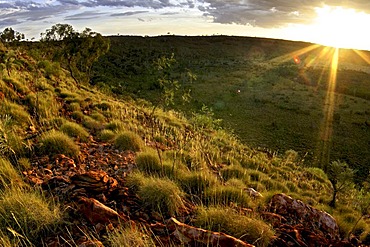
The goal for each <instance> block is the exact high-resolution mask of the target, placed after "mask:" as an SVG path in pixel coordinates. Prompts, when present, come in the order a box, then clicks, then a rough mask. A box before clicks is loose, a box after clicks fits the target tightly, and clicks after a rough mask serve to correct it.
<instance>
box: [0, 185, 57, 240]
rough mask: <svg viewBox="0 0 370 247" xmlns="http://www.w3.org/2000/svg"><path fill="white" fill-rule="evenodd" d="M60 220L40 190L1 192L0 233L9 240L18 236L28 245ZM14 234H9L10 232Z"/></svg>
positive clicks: (54, 206)
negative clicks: (5, 234) (5, 235)
mask: <svg viewBox="0 0 370 247" xmlns="http://www.w3.org/2000/svg"><path fill="white" fill-rule="evenodd" d="M60 221H61V212H60V209H59V207H58V206H57V205H55V204H52V203H50V202H48V201H47V200H46V199H45V198H44V197H43V196H42V195H41V194H40V192H38V191H25V190H21V189H8V190H5V191H3V192H1V193H0V231H2V232H3V233H4V232H7V233H8V234H7V235H8V237H9V238H12V237H14V236H15V237H17V236H18V237H19V236H21V238H20V239H19V240H22V241H24V243H25V246H30V244H31V243H34V244H36V240H37V239H38V238H39V237H40V236H42V235H44V236H45V234H47V232H50V231H52V230H53V229H54V227H55V226H56V225H57V224H58V223H59V222H60ZM9 231H11V232H12V234H10V232H9Z"/></svg>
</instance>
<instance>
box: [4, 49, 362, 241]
mask: <svg viewBox="0 0 370 247" xmlns="http://www.w3.org/2000/svg"><path fill="white" fill-rule="evenodd" d="M2 54H3V55H4V54H6V55H7V56H10V55H12V57H13V59H12V60H11V63H10V64H9V65H11V66H8V67H7V68H8V69H6V68H5V67H2V68H3V69H2V70H1V77H0V87H1V92H2V93H3V95H2V99H1V102H0V106H1V107H0V115H1V119H0V122H1V129H0V134H1V137H2V139H1V147H2V148H1V152H2V153H1V156H2V157H5V158H7V159H9V160H11V161H12V164H13V165H14V166H15V167H18V169H19V172H20V171H24V170H27V169H30V167H29V166H33V165H35V166H36V165H37V163H32V162H31V164H30V162H29V161H27V160H31V161H32V160H33V161H37V160H38V159H39V158H40V156H42V155H44V154H43V153H38V152H40V149H39V147H40V146H39V145H40V140H42V139H40V136H41V135H42V134H43V133H45V132H48V131H50V130H52V129H54V130H61V128H60V126H61V124H62V123H65V121H66V120H68V121H70V122H74V123H78V124H79V125H81V126H84V127H85V129H86V130H87V131H88V132H89V134H90V135H92V137H93V138H94V139H95V140H98V141H99V139H100V138H101V135H102V133H103V131H105V132H104V133H107V132H108V131H107V130H112V129H115V130H117V129H118V130H119V129H123V130H129V131H132V132H135V133H136V134H137V135H139V136H140V137H141V139H142V140H145V141H146V146H147V147H146V150H144V153H146V152H149V153H153V152H154V150H153V147H150V144H151V143H152V141H153V138H152V137H153V136H152V134H151V133H152V129H151V128H150V124H149V122H148V119H147V117H146V116H147V114H149V113H150V111H151V109H152V108H151V107H150V104H147V103H143V102H142V101H138V102H134V101H131V100H124V99H118V98H115V97H112V96H110V95H107V94H104V93H102V92H100V91H97V90H95V89H91V87H90V86H89V87H85V86H82V87H81V88H77V87H76V85H75V84H74V82H73V80H72V79H71V78H70V76H69V75H68V73H67V72H66V71H64V70H63V69H61V68H60V67H59V66H58V64H56V63H52V62H49V61H42V59H40V56H39V55H40V54H38V55H37V52H35V51H33V54H34V55H35V57H36V59H37V60H35V59H34V58H32V57H30V55H27V52H26V51H21V50H15V51H14V50H7V49H5V48H2ZM212 78H214V76H212ZM201 85H202V84H201V83H200V86H201ZM237 86H238V87H235V89H236V88H239V86H240V85H237ZM224 91H225V90H224ZM229 94H230V95H232V93H231V92H230V93H229ZM230 95H229V96H230ZM230 97H231V96H230ZM232 97H239V95H235V96H232ZM140 102H141V103H140ZM225 107H226V106H225ZM5 116H10V121H11V123H12V124H10V125H9V124H6V123H7V119H8V118H7V117H5ZM155 117H156V126H155V127H154V136H155V140H157V141H160V142H161V145H164V146H165V147H167V148H168V149H169V150H168V151H166V152H163V153H162V155H163V157H164V162H165V164H166V166H165V167H167V168H168V169H166V172H165V173H164V174H163V173H161V172H160V169H159V170H158V169H157V170H155V169H154V168H155V167H154V168H153V167H152V168H150V169H148V168H147V166H143V167H142V166H140V165H139V164H138V166H139V169H140V171H141V172H142V173H144V178H142V177H140V176H141V175H139V176H138V177H136V180H135V179H134V178H133V179H132V180H131V186H132V187H131V186H129V185H128V186H129V188H130V191H131V190H133V191H134V190H138V193H139V194H140V195H141V197H142V198H152V197H153V196H155V198H158V197H156V194H154V195H153V194H151V195H148V194H145V192H146V191H147V190H146V188H155V185H157V184H160V183H159V181H161V180H158V176H159V177H161V178H165V179H166V180H164V182H163V184H164V185H165V186H167V184H170V185H171V186H174V191H178V189H180V190H181V191H182V193H181V196H182V199H184V200H186V201H187V202H188V203H191V204H192V205H193V206H195V207H196V208H198V209H199V212H200V213H202V212H204V210H205V209H204V206H216V207H227V208H229V206H232V207H234V208H235V207H238V205H241V206H244V207H250V208H253V209H254V210H255V212H258V209H260V208H263V206H264V205H265V204H266V202H267V201H268V199H269V198H270V196H272V195H273V194H274V193H278V192H285V193H287V194H289V195H292V196H294V197H295V198H300V199H302V200H303V201H305V202H307V203H309V204H311V205H314V206H316V207H318V208H322V209H327V210H329V212H330V213H332V214H333V215H334V216H335V217H337V219H338V220H339V221H340V222H341V229H342V231H343V232H344V233H345V232H348V231H349V230H350V227H351V226H353V222H354V221H353V219H356V217H358V215H359V209H358V208H356V207H355V205H354V204H353V202H355V201H356V199H357V197H356V195H357V194H356V193H357V192H356V191H352V190H351V191H348V194H341V195H339V196H340V202H339V206H338V208H337V209H336V210H333V209H330V208H328V207H327V206H326V205H327V203H328V202H329V200H330V194H331V190H330V183H329V181H328V180H327V178H326V176H325V174H323V172H322V171H321V170H320V169H316V168H305V167H303V166H302V164H300V163H299V162H298V163H297V162H296V160H295V155H294V153H293V154H292V155H287V156H275V155H273V156H270V155H267V154H265V153H262V152H258V151H255V150H253V149H251V148H249V147H248V146H245V145H244V144H242V143H240V142H239V141H238V140H237V139H236V138H235V137H233V136H232V135H230V134H229V133H227V132H225V131H223V130H215V129H203V128H201V127H200V126H199V123H198V120H197V119H196V118H193V119H185V118H184V117H182V116H181V114H179V113H176V112H163V111H162V110H160V109H158V110H157V112H156V116H155ZM113 123H115V124H113ZM114 126H119V127H114ZM109 133H110V134H112V135H113V139H114V137H115V136H118V134H117V132H109ZM14 136H18V137H19V138H18V139H17V138H15V137H14ZM11 137H12V138H11ZM72 140H73V141H74V142H75V143H77V144H78V143H79V141H78V139H72ZM101 143H105V142H102V141H101ZM110 145H114V142H113V141H112V142H111V143H110ZM35 151H38V152H35ZM154 153H155V152H154ZM174 157H177V158H174ZM76 162H77V159H76ZM174 164H176V166H175V167H176V170H175V172H174V170H173V169H172V167H173V165H174ZM7 174H9V172H7V171H1V170H0V178H1V184H0V200H4V199H5V196H9V195H11V193H10V194H9V193H8V192H9V191H10V188H9V186H10V185H9V183H10V184H11V186H13V185H12V182H9V181H12V180H9V179H8V178H7V176H10V175H7ZM12 174H13V173H12ZM220 174H221V177H220ZM12 176H15V175H12ZM4 178H5V179H4ZM167 178H168V179H170V180H171V182H168V181H167ZM221 178H222V179H221ZM153 181H154V182H153ZM247 186H248V187H249V186H250V187H254V188H255V189H257V190H259V191H260V192H261V193H262V194H263V195H264V196H265V197H264V199H261V200H257V201H252V200H250V199H249V198H246V197H245V196H241V194H240V193H241V192H240V191H241V188H243V187H247ZM167 187H169V186H167ZM134 188H136V189H134ZM32 190H33V188H32V189H31V191H32ZM143 193H144V194H143ZM154 193H159V192H158V191H154ZM164 197H165V195H164ZM24 198H26V199H27V196H25V197H24ZM170 198H173V197H172V196H171V195H170ZM49 200H51V199H49ZM163 200H165V199H163ZM171 200H172V199H171ZM61 203H63V201H61ZM169 203H171V202H169ZM1 205H2V204H0V210H2V208H1ZM12 205H13V204H10V206H8V208H9V207H10V208H11V207H12ZM25 205H27V204H25ZM159 205H165V206H166V208H168V210H169V211H171V212H172V211H174V212H175V213H176V212H177V210H176V209H177V208H175V209H173V208H172V207H171V205H167V204H163V202H159ZM176 205H177V204H176ZM180 205H182V203H180ZM150 206H152V207H153V208H152V209H153V210H158V208H156V206H157V205H147V207H150ZM60 207H61V208H62V211H64V209H63V204H61V205H60ZM117 207H119V205H118V206H117ZM212 210H213V209H212ZM230 210H231V209H230ZM7 212H10V210H8V211H7ZM343 212H345V213H343ZM162 213H163V215H164V216H165V217H167V216H166V215H168V213H169V212H162ZM233 214H235V212H234V211H233ZM239 214H240V211H239ZM348 215H351V217H349V218H348V217H347V216H348ZM194 217H195V218H198V219H199V220H200V215H198V214H197V213H196V212H194V211H192V212H191V215H190V218H194ZM236 217H238V216H236ZM243 217H246V216H243ZM254 218H255V219H257V220H258V222H260V218H259V215H258V213H256V215H255V216H254ZM7 219H10V220H11V219H12V217H11V216H10V215H9V217H7ZM68 220H70V218H68V217H67V218H62V219H61V221H68ZM208 220H209V219H208ZM210 220H211V221H212V219H210ZM35 222H36V223H35V224H38V223H37V222H38V221H35ZM13 223H14V222H13ZM70 223H72V222H70ZM27 224H28V223H27V222H25V223H24V224H22V225H21V226H19V227H20V228H21V229H22V228H27V227H29V225H27ZM194 224H196V223H194ZM199 224H200V225H202V224H201V223H199ZM217 224H218V223H217ZM258 224H261V223H258ZM263 224H264V223H263ZM364 224H365V223H364V222H362V225H361V227H362V228H361V229H360V230H359V233H360V234H362V236H363V237H365V236H366V234H367V230H366V229H367V226H366V225H364ZM7 227H9V224H8V222H7V221H2V218H0V241H3V242H0V244H2V243H4V245H5V243H8V242H9V241H8V238H10V239H12V235H11V234H7V233H8V231H7ZM90 230H91V232H93V231H94V230H93V229H90ZM236 230H240V229H236ZM54 231H57V230H54ZM62 231H63V229H62ZM226 231H227V230H226ZM57 232H58V231H57ZM46 233H48V234H53V233H50V231H46ZM4 234H5V235H4ZM33 234H36V235H30V236H28V235H27V236H25V237H26V238H29V239H30V241H31V242H33V243H40V239H44V238H45V237H46V236H45V235H43V234H45V230H43V231H40V232H36V233H33ZM86 234H87V235H90V234H89V233H86ZM130 234H131V233H130ZM229 234H233V232H229ZM252 237H256V238H257V239H258V238H259V237H260V236H252ZM98 238H99V237H98ZM7 246H11V245H10V244H9V245H7ZM116 246H119V244H117V245H116ZM261 246H263V245H262V244H261Z"/></svg>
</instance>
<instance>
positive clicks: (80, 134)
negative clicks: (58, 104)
mask: <svg viewBox="0 0 370 247" xmlns="http://www.w3.org/2000/svg"><path fill="white" fill-rule="evenodd" d="M60 131H62V132H63V133H65V134H67V135H68V136H70V137H75V138H78V139H80V140H81V141H84V142H86V141H87V138H88V137H89V135H90V134H89V132H87V131H86V130H85V129H84V128H83V127H82V126H81V125H79V124H77V123H74V122H69V121H68V122H65V123H64V124H63V125H62V126H60Z"/></svg>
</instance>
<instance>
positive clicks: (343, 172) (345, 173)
mask: <svg viewBox="0 0 370 247" xmlns="http://www.w3.org/2000/svg"><path fill="white" fill-rule="evenodd" d="M327 175H328V179H329V181H330V182H331V184H332V186H333V196H332V200H331V201H330V203H329V206H330V207H333V208H334V207H335V202H336V199H337V194H338V193H340V192H342V191H343V190H344V189H346V188H348V187H349V186H350V185H351V184H352V183H353V176H354V171H353V170H352V169H351V168H349V167H348V164H347V163H346V162H341V161H333V162H332V163H330V164H329V166H328V169H327Z"/></svg>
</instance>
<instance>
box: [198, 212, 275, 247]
mask: <svg viewBox="0 0 370 247" xmlns="http://www.w3.org/2000/svg"><path fill="white" fill-rule="evenodd" d="M194 224H195V225H196V226H198V227H201V228H204V229H208V230H211V231H215V232H223V233H226V234H229V235H231V236H234V237H236V238H239V239H241V240H243V241H245V242H247V243H251V244H254V245H256V246H268V245H269V243H270V240H271V239H272V237H273V236H274V231H273V230H272V229H271V227H269V226H268V225H267V224H266V223H265V222H263V221H262V220H259V219H254V218H249V217H247V216H244V215H240V214H239V213H237V212H236V211H234V210H232V209H230V208H224V207H210V208H203V207H201V208H199V209H198V211H197V215H196V218H195V222H194Z"/></svg>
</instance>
